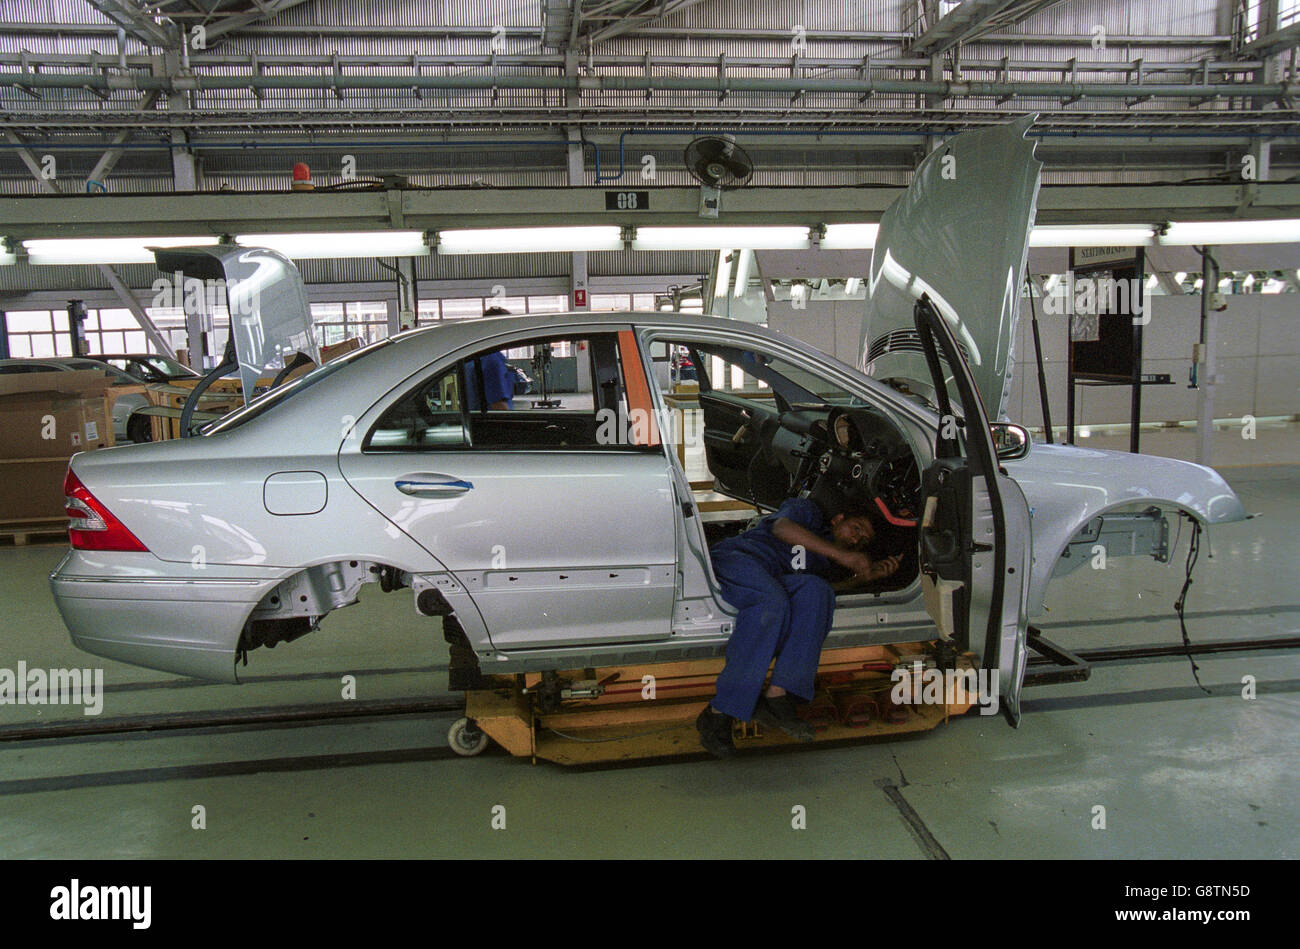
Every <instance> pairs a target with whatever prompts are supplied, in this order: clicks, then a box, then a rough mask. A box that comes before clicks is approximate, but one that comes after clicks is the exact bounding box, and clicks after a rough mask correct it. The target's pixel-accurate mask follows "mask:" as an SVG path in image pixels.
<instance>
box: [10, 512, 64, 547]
mask: <svg viewBox="0 0 1300 949" xmlns="http://www.w3.org/2000/svg"><path fill="white" fill-rule="evenodd" d="M67 543H68V520H67V518H59V519H58V520H49V521H30V522H24V521H19V522H13V523H9V524H5V523H2V522H0V545H4V544H12V545H13V546H14V547H27V546H30V545H33V544H46V545H49V544H63V545H65V546H66V545H67Z"/></svg>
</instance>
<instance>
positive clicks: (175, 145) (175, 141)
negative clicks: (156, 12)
mask: <svg viewBox="0 0 1300 949" xmlns="http://www.w3.org/2000/svg"><path fill="white" fill-rule="evenodd" d="M155 63H158V66H160V67H161V72H162V73H163V75H165V76H167V77H168V78H175V77H176V75H177V74H178V73H179V72H180V68H181V62H180V54H179V53H178V52H177V51H176V50H168V51H167V52H165V53H163V54H162V57H161V61H159V60H158V59H155ZM159 71H160V70H159V68H158V67H157V66H156V67H155V69H154V74H155V75H156V74H157V73H158V72H159ZM189 110H190V102H189V98H188V95H187V93H184V92H172V93H170V94H168V96H167V113H168V117H169V118H171V120H172V124H173V125H174V126H179V124H180V122H181V120H182V119H183V118H184V116H185V113H187V112H189ZM171 142H172V149H171V153H172V190H173V191H197V190H199V174H198V167H197V165H196V163H195V161H194V153H193V152H192V151H190V149H189V148H188V144H189V135H188V134H187V133H186V132H185V130H184V129H182V128H179V127H175V128H173V129H172V130H171Z"/></svg>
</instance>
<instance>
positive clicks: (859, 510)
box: [830, 499, 876, 550]
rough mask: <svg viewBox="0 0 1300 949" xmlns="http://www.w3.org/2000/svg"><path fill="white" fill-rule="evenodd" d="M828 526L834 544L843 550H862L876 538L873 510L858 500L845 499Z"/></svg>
mask: <svg viewBox="0 0 1300 949" xmlns="http://www.w3.org/2000/svg"><path fill="white" fill-rule="evenodd" d="M830 527H831V537H832V538H833V539H834V542H835V546H836V547H841V548H844V549H845V550H862V549H864V548H865V547H866V546H867V545H868V544H870V543H871V542H872V541H873V540H875V539H876V517H875V512H873V511H872V510H871V508H869V507H868V506H867V505H865V504H863V503H861V502H860V501H855V500H852V499H849V500H847V501H845V503H844V504H843V505H841V507H840V509H839V511H838V512H836V514H835V515H834V516H833V517H832V518H831V523H830Z"/></svg>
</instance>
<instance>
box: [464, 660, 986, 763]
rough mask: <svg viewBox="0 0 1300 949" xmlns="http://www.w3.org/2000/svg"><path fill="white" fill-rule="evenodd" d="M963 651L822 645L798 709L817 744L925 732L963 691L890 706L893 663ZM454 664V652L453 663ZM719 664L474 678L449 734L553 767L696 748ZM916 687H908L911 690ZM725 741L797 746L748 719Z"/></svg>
mask: <svg viewBox="0 0 1300 949" xmlns="http://www.w3.org/2000/svg"><path fill="white" fill-rule="evenodd" d="M971 658H972V657H971V656H970V655H969V654H966V655H955V654H949V655H947V656H945V655H944V649H943V644H941V643H938V642H933V643H926V642H917V643H904V644H892V645H888V646H858V647H851V648H842V649H828V650H826V651H825V652H823V653H822V661H821V665H820V666H819V669H818V674H817V694H816V696H815V698H814V700H813V702H812V703H810V704H808V705H806V706H804V707H803V711H802V714H803V716H804V718H805V719H806V720H807V721H809V722H810V723H811V724H812V725H813V726H814V727H815V729H816V738H815V742H818V743H824V742H830V741H844V740H855V739H856V740H862V739H880V738H889V737H894V736H898V735H903V734H907V733H909V732H922V731H928V730H930V729H933V728H935V727H937V726H938V725H940V724H942V723H944V722H946V721H948V719H949V718H951V717H952V716H954V715H963V714H965V713H966V712H967V711H969V710H970V708H971V706H972V705H974V704H975V703H976V701H977V699H976V697H975V695H974V693H973V692H971V693H968V694H966V693H960V692H959V693H958V694H957V695H955V696H952V695H950V696H947V698H948V699H949V702H948V703H946V704H897V703H895V702H894V701H893V700H892V698H891V694H890V693H891V690H892V689H893V687H894V683H895V681H898V679H897V677H896V676H894V670H895V669H902V670H904V673H903V674H906V675H908V676H911V677H913V681H914V682H915V677H916V675H917V670H918V669H919V668H925V667H935V665H936V663H938V664H939V665H941V666H942V665H945V664H947V665H948V666H949V667H952V668H956V669H958V670H962V669H972V668H973V666H972V663H971ZM456 662H457V657H456V656H453V670H454V669H455V666H456ZM918 663H920V666H918V665H917V664H918ZM722 666H723V660H722V659H721V658H718V659H709V660H698V661H692V662H672V663H658V664H653V665H634V666H611V667H605V668H595V669H576V670H566V671H559V672H549V673H529V674H526V675H517V676H480V677H477V679H476V680H475V681H474V682H473V683H472V684H473V685H475V686H476V687H475V688H470V689H467V690H466V702H465V710H466V717H465V718H462V719H460V720H459V721H457V722H456V723H455V725H453V726H452V729H451V731H450V733H449V736H448V737H449V740H450V743H451V746H452V748H453V750H455V751H456V752H457V753H458V754H462V755H474V754H478V753H479V752H481V751H483V750H484V749H485V748H486V747H488V745H489V744H490V742H491V741H495V742H496V743H497V744H499V745H501V746H502V747H503V748H505V749H506V750H507V751H508V752H510V754H512V755H515V756H517V757H528V758H531V759H532V760H533V761H534V762H536V761H537V760H539V759H541V760H544V761H551V762H555V763H557V764H561V765H592V764H598V763H604V762H626V761H635V760H642V759H652V758H667V757H674V756H684V755H700V754H703V753H704V752H703V749H702V748H701V747H700V742H699V738H698V736H697V734H696V731H695V718H696V716H697V715H699V713H700V711H701V710H702V709H703V708H704V706H705V705H706V704H707V703H708V701H709V699H710V698H712V696H713V694H714V687H715V680H716V678H717V676H718V673H719V672H721V671H722ZM916 685H917V688H915V689H914V690H913V692H912V694H920V691H921V690H920V688H919V683H916ZM453 688H455V685H454V684H453ZM954 698H955V699H959V701H952V700H953V699H954ZM734 738H735V742H736V748H737V750H738V751H740V752H743V751H745V750H746V749H749V748H761V747H768V746H776V745H789V744H796V743H797V742H795V740H794V739H792V738H790V737H788V736H786V735H785V734H784V733H782V732H779V731H773V730H771V729H763V728H760V727H759V726H758V725H757V724H755V723H744V724H740V723H738V724H737V725H736V727H735V731H734Z"/></svg>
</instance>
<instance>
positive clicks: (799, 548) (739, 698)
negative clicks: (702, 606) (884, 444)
mask: <svg viewBox="0 0 1300 949" xmlns="http://www.w3.org/2000/svg"><path fill="white" fill-rule="evenodd" d="M875 535H876V530H875V524H874V523H873V520H872V518H871V516H870V514H869V513H868V509H867V508H866V507H864V506H860V505H857V504H856V503H852V502H850V503H849V504H847V505H845V507H844V508H843V509H842V510H841V511H839V512H838V513H836V514H835V515H834V516H832V517H830V518H827V516H826V513H825V512H824V511H823V510H822V509H821V508H820V507H819V506H818V505H817V503H816V502H815V501H812V500H811V499H809V498H791V499H790V500H788V501H786V502H785V503H784V504H782V505H781V508H780V509H779V510H778V511H777V512H776V513H775V514H772V515H769V516H768V517H765V518H764V519H763V520H762V521H761V522H760V523H759V525H758V526H757V527H754V528H752V529H750V530H748V531H746V532H745V533H743V534H741V535H739V536H737V537H729V538H727V539H726V540H723V541H720V542H719V543H717V544H716V545H714V546H713V548H712V549H711V550H710V551H709V554H710V556H711V558H712V560H713V572H714V574H715V575H716V576H717V578H718V581H719V583H720V584H721V586H722V596H723V598H724V599H725V600H726V601H727V602H728V603H730V604H731V605H732V606H734V607H736V608H737V609H738V610H739V611H740V612H739V615H738V616H737V617H736V625H735V629H734V630H733V631H732V634H731V638H730V639H729V640H728V641H727V652H726V656H727V662H726V666H725V667H724V668H723V670H722V673H721V675H719V676H718V681H717V694H716V695H715V696H714V698H713V701H712V702H711V703H710V704H709V706H708V707H707V708H705V709H704V711H703V712H701V713H700V716H699V718H698V719H696V722H695V726H696V729H697V730H698V731H699V734H700V743H701V744H702V745H704V747H705V749H706V750H707V751H708V752H709V753H710V754H712V755H714V756H715V757H726V756H727V755H730V754H734V753H735V750H736V749H735V745H734V744H733V742H732V738H731V725H732V721H733V720H740V721H750V720H754V721H757V722H759V723H760V724H764V725H768V726H771V727H774V728H779V729H781V730H782V731H784V732H785V733H786V734H788V735H791V736H793V737H795V738H798V739H799V740H800V741H812V739H813V728H812V726H811V725H809V724H808V723H807V722H805V721H804V720H803V719H801V718H799V716H798V714H797V713H796V711H795V709H796V705H795V701H794V699H793V698H791V696H797V697H799V698H800V699H803V700H804V701H805V702H808V701H812V697H813V689H814V679H815V677H816V674H817V665H818V663H819V662H820V658H821V649H822V642H823V641H824V640H825V639H826V634H827V633H828V632H830V628H831V619H832V617H833V615H834V612H835V591H834V590H833V589H832V587H831V584H830V582H829V581H828V580H827V579H826V577H825V575H826V574H827V573H829V572H830V571H831V570H832V569H834V567H833V565H834V564H838V565H839V566H840V567H842V568H844V569H845V570H848V571H850V572H852V573H853V574H854V575H856V576H859V577H863V578H865V579H869V580H880V579H883V578H885V577H888V576H890V575H891V574H892V573H893V572H894V571H895V570H897V569H898V564H899V561H900V560H901V556H900V555H895V556H892V557H885V558H880V559H873V558H871V557H869V556H867V554H865V553H863V552H862V548H863V547H864V546H866V545H867V544H868V543H870V542H871V541H872V539H873V538H874V537H875ZM773 658H775V659H776V667H775V668H774V669H773V671H772V679H771V682H770V684H769V685H768V687H767V689H766V690H764V689H763V682H764V680H766V679H767V670H768V666H769V665H771V663H772V659H773ZM760 693H761V694H760Z"/></svg>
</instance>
